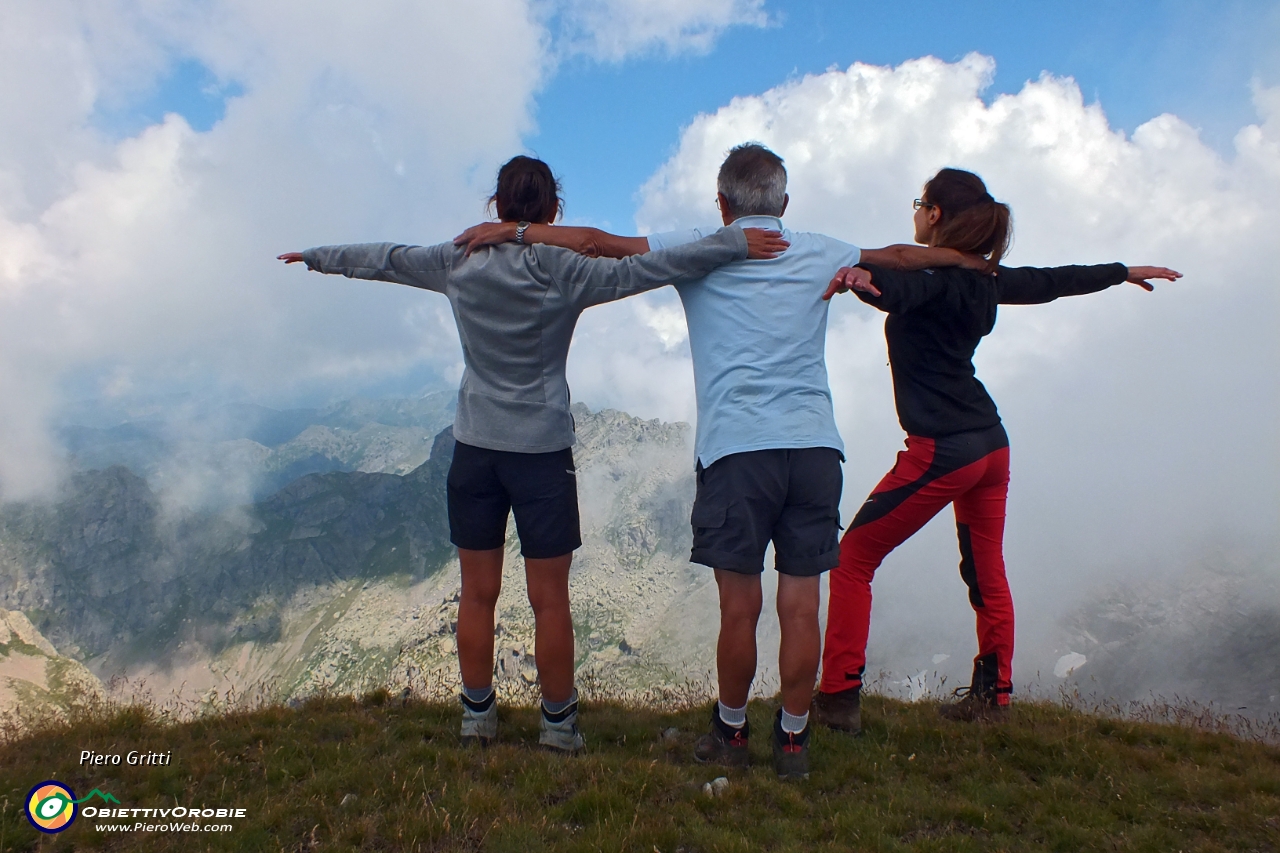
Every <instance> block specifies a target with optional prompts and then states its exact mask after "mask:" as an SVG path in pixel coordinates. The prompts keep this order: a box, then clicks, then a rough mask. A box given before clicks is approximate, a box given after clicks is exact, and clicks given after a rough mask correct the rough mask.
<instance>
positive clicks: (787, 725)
mask: <svg viewBox="0 0 1280 853" xmlns="http://www.w3.org/2000/svg"><path fill="white" fill-rule="evenodd" d="M807 725H809V712H808V711H805V712H804V713H803V714H802V715H800V716H798V717H797V716H796V715H795V714H788V713H787V709H786V708H783V709H782V730H783V731H784V732H786V733H787V734H789V735H798V734H800V733H801V732H802V731H804V727H805V726H807Z"/></svg>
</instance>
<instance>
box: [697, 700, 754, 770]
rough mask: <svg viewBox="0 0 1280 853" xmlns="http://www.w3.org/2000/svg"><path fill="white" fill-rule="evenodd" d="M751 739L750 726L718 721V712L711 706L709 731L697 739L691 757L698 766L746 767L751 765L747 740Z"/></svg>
mask: <svg viewBox="0 0 1280 853" xmlns="http://www.w3.org/2000/svg"><path fill="white" fill-rule="evenodd" d="M749 737H751V724H750V723H744V724H743V726H742V728H740V729H735V728H734V727H733V726H731V725H729V724H728V723H726V722H725V721H724V720H721V719H720V711H719V709H718V708H717V707H716V706H715V705H712V706H711V731H709V732H707V733H706V734H705V735H703V736H702V737H700V738H698V742H697V743H695V744H694V745H693V757H694V759H695V760H696V761H697V762H698V763H699V764H719V765H721V766H723V767H746V766H747V765H749V764H750V763H751V751H750V750H749V749H748V748H747V738H749Z"/></svg>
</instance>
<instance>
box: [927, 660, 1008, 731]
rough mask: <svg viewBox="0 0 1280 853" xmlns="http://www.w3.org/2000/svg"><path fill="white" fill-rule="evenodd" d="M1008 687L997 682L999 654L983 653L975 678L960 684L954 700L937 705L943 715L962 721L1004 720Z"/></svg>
mask: <svg viewBox="0 0 1280 853" xmlns="http://www.w3.org/2000/svg"><path fill="white" fill-rule="evenodd" d="M1010 692H1011V691H1010V690H1009V689H1007V688H1006V689H1003V690H1002V689H1000V688H999V687H997V686H996V656H995V655H994V654H991V655H986V656H985V657H980V658H977V659H976V660H974V662H973V681H972V682H970V684H969V686H968V687H960V688H957V689H956V691H955V692H954V693H953V694H952V695H953V696H954V697H955V701H953V702H945V703H943V705H942V707H941V708H939V709H938V713H939V714H941V715H942V718H943V719H946V720H955V721H956V722H961V723H973V722H986V723H1002V722H1004V721H1005V720H1007V719H1008V718H1009V693H1010Z"/></svg>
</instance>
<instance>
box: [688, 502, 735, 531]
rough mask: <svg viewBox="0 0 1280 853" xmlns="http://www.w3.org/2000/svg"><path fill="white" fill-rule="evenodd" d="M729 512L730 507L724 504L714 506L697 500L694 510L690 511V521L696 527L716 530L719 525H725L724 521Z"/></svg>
mask: <svg viewBox="0 0 1280 853" xmlns="http://www.w3.org/2000/svg"><path fill="white" fill-rule="evenodd" d="M728 514H729V508H728V507H727V506H724V505H723V504H721V505H720V506H713V505H709V504H699V503H696V502H695V503H694V505H693V512H691V513H689V523H690V524H691V525H692V526H693V527H694V528H701V529H704V530H714V529H716V528H718V527H724V521H725V518H726V517H727V516H728Z"/></svg>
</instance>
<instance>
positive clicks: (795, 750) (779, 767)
mask: <svg viewBox="0 0 1280 853" xmlns="http://www.w3.org/2000/svg"><path fill="white" fill-rule="evenodd" d="M809 729H810V726H807V725H806V726H805V727H804V731H802V732H799V733H794V734H793V733H792V732H786V731H783V730H782V709H781V708H779V709H778V716H777V717H775V718H774V721H773V769H774V770H776V771H777V773H778V778H779V779H808V778H809Z"/></svg>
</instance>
